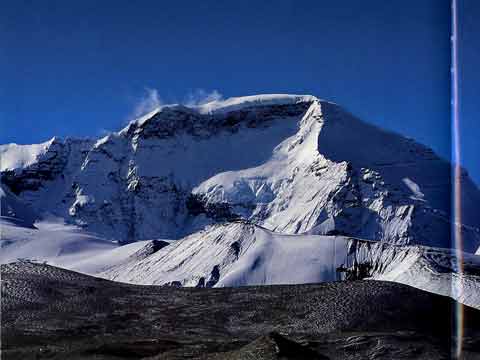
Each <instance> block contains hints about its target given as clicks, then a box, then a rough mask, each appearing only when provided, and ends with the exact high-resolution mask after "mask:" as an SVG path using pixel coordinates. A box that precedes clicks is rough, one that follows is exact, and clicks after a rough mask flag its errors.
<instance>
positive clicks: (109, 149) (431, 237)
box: [2, 95, 480, 252]
mask: <svg viewBox="0 0 480 360" xmlns="http://www.w3.org/2000/svg"><path fill="white" fill-rule="evenodd" d="M48 149H49V150H48V151H47V152H46V153H45V155H44V156H43V158H45V159H50V157H52V158H51V159H50V160H46V161H42V160H41V159H39V158H42V156H37V160H36V162H34V163H31V164H30V163H29V164H28V165H25V166H24V167H20V168H17V169H15V171H11V170H5V171H3V172H2V180H3V182H4V183H5V184H6V185H8V186H9V187H10V189H12V191H13V192H15V193H17V194H19V196H20V197H21V198H22V199H23V200H24V201H26V202H27V203H29V204H31V205H32V206H33V207H35V208H36V209H37V210H39V211H43V212H49V213H52V214H54V215H55V216H58V217H61V218H63V219H65V221H67V222H68V223H73V224H75V225H77V226H80V227H83V228H84V229H86V230H88V231H89V232H92V233H96V234H99V235H101V236H102V237H106V238H109V239H116V240H119V241H120V242H124V243H128V242H132V241H138V240H142V239H151V238H171V239H178V238H181V237H183V236H185V235H188V234H192V233H194V232H196V231H198V230H200V229H202V228H204V227H205V226H206V225H208V224H214V223H218V222H222V221H226V220H227V221H231V220H233V219H246V220H248V221H250V222H253V223H255V224H258V225H261V226H263V227H264V228H267V229H269V230H272V231H275V232H280V233H285V234H344V235H348V236H354V237H360V238H366V239H371V240H382V241H387V242H391V243H395V244H426V245H434V246H442V247H449V246H450V245H451V244H450V236H449V234H450V209H449V201H450V184H449V179H450V168H449V164H448V163H447V162H445V161H443V160H441V159H439V158H438V157H436V156H435V155H434V154H433V153H432V152H431V151H430V150H428V149H427V148H425V147H423V146H421V145H418V144H416V143H415V142H413V141H411V140H407V139H405V138H403V137H401V136H399V135H396V134H391V133H387V132H385V131H382V130H380V129H378V128H375V127H373V126H371V125H367V124H365V123H363V122H361V121H360V120H358V119H356V118H354V117H353V116H352V115H350V114H348V113H346V112H344V111H343V110H342V109H341V108H339V107H338V106H337V105H334V104H331V103H328V102H325V101H321V100H319V99H316V98H314V97H311V96H300V95H261V96H250V97H243V98H232V99H229V100H226V101H223V102H218V101H217V102H212V103H209V104H204V105H200V106H197V107H193V108H187V107H185V106H181V105H173V106H165V107H162V108H160V109H156V110H155V111H153V112H151V113H150V114H147V115H146V116H144V117H142V118H141V119H138V120H137V121H133V122H132V123H130V124H129V125H128V126H127V127H126V128H125V129H123V130H122V131H120V132H118V133H115V134H112V135H109V136H107V137H104V138H102V139H99V140H98V141H96V142H85V141H84V142H77V143H74V142H73V141H72V140H70V141H67V142H59V141H54V142H52V144H51V145H49V147H48ZM47 154H48V155H47ZM464 183H465V186H464V189H465V197H466V198H465V202H464V204H465V211H464V213H469V214H476V213H477V207H478V204H479V201H478V200H480V198H479V197H480V195H479V191H478V189H477V188H476V187H475V186H474V185H473V184H472V183H471V181H470V180H469V179H468V176H467V175H466V174H464ZM467 200H468V201H467ZM479 221H480V220H479V219H478V218H474V217H473V216H471V217H465V224H463V225H462V226H463V229H464V239H465V250H467V251H469V252H474V251H476V250H477V249H478V247H479V245H480V233H479V230H478V228H479V226H480V224H479Z"/></svg>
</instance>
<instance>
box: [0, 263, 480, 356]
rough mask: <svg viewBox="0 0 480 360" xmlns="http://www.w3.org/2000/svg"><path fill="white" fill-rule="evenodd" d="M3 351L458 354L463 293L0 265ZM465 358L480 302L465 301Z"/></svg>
mask: <svg viewBox="0 0 480 360" xmlns="http://www.w3.org/2000/svg"><path fill="white" fill-rule="evenodd" d="M1 280H2V282H1V286H2V288H1V290H2V327H1V330H2V360H3V359H6V360H10V359H22V360H24V359H187V358H188V359H450V358H451V351H452V348H453V345H454V341H455V333H454V331H453V330H454V326H453V325H454V321H453V314H454V313H455V309H456V303H455V302H454V301H453V300H452V299H450V298H448V297H443V296H439V295H436V294H432V293H427V292H425V291H422V290H418V289H415V288H412V287H409V286H406V285H402V284H397V283H391V282H382V281H344V282H327V283H322V284H318V285H290V286H250V287H239V288H218V289H207V288H176V287H172V286H139V285H131V284H123V283H116V282H111V281H108V280H104V279H99V278H94V277H91V276H87V275H83V274H79V273H75V272H72V271H69V270H64V269H60V268H56V267H52V266H49V265H44V264H34V263H29V262H17V263H13V264H7V265H2V266H1ZM463 310H464V318H465V320H466V322H465V327H466V330H465V341H464V358H465V359H477V358H480V340H479V339H480V338H479V335H480V312H479V311H478V310H475V309H473V308H469V307H463Z"/></svg>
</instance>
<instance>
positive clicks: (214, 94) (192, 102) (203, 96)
mask: <svg viewBox="0 0 480 360" xmlns="http://www.w3.org/2000/svg"><path fill="white" fill-rule="evenodd" d="M222 98H223V96H222V94H221V93H220V92H218V90H213V91H211V92H208V91H206V90H204V89H196V90H194V91H192V92H191V93H190V94H188V95H187V97H186V99H185V101H184V105H185V106H189V107H191V106H197V105H203V104H207V103H209V102H212V101H219V100H222Z"/></svg>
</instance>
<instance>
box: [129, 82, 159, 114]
mask: <svg viewBox="0 0 480 360" xmlns="http://www.w3.org/2000/svg"><path fill="white" fill-rule="evenodd" d="M161 105H162V101H161V100H160V96H159V95H158V90H157V89H151V88H145V94H144V96H143V97H142V98H141V99H140V101H139V102H138V104H137V105H136V106H135V109H134V111H133V115H134V116H135V117H139V116H142V115H144V114H146V113H148V112H150V111H152V110H154V109H156V108H158V107H160V106H161Z"/></svg>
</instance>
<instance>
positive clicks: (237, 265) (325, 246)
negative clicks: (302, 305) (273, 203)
mask: <svg viewBox="0 0 480 360" xmlns="http://www.w3.org/2000/svg"><path fill="white" fill-rule="evenodd" d="M347 243H348V239H346V238H344V237H334V236H319V235H296V236H293V235H281V234H275V233H272V232H271V231H268V230H266V229H263V228H260V227H258V226H255V225H251V224H246V223H242V222H235V223H230V224H223V225H212V226H209V227H207V228H206V229H205V230H202V231H199V232H197V233H195V234H193V235H190V236H188V237H186V238H184V239H181V240H177V241H175V242H172V243H171V244H170V245H168V246H166V247H164V248H162V249H161V250H159V251H157V252H156V253H154V254H153V255H150V256H148V257H146V258H145V259H143V260H141V261H136V260H134V261H132V262H130V263H125V264H122V265H120V266H116V267H113V268H111V269H110V270H109V271H106V272H104V273H102V274H99V276H102V277H105V278H108V279H111V280H116V281H122V282H129V283H134V284H156V285H165V284H169V285H181V286H200V287H204V286H206V287H213V286H215V287H222V286H242V285H267V284H299V283H315V282H322V281H332V280H335V279H336V277H337V272H336V267H337V266H338V265H339V264H341V263H342V261H344V260H345V257H346V250H347ZM337 249H338V251H336V250H337Z"/></svg>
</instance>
